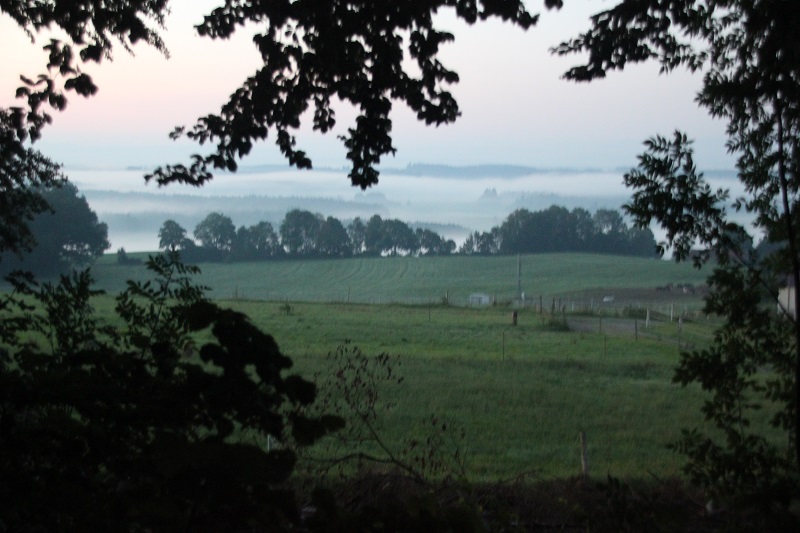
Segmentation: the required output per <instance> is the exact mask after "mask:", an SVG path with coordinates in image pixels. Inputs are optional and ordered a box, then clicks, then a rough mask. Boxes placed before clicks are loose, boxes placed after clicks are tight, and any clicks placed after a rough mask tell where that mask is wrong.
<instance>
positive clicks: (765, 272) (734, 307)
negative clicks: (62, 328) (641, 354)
mask: <svg viewBox="0 0 800 533" xmlns="http://www.w3.org/2000/svg"><path fill="white" fill-rule="evenodd" d="M591 22H592V26H591V28H590V29H589V30H588V31H586V32H585V33H583V34H581V35H579V36H578V37H577V38H575V39H573V40H571V41H569V42H566V43H563V44H561V45H560V46H559V47H557V48H556V49H555V52H556V53H559V54H570V53H575V52H580V53H586V54H587V55H586V56H584V57H585V58H586V60H585V63H584V64H582V65H579V66H576V67H574V68H572V69H571V70H569V71H568V72H567V75H566V76H567V77H568V78H570V79H573V80H577V81H590V80H593V79H597V78H602V77H604V76H605V75H606V73H607V72H608V71H610V70H615V69H623V68H624V67H625V66H626V65H627V64H628V63H636V62H641V61H646V60H650V59H652V60H656V61H658V62H660V64H661V67H662V70H663V71H670V70H672V69H674V68H676V67H679V66H685V67H687V68H688V69H689V70H698V69H703V71H704V77H703V86H702V88H701V90H700V91H699V93H698V96H697V100H698V102H699V103H700V104H701V105H702V106H704V107H705V108H706V109H707V110H708V112H709V113H710V114H711V115H712V116H715V117H718V118H721V119H723V120H725V121H726V122H727V133H728V149H729V150H730V151H731V153H733V154H735V155H736V156H737V168H738V171H739V180H740V182H741V183H742V184H743V185H744V191H745V192H744V194H743V196H742V197H740V198H736V199H734V201H733V204H732V205H733V207H734V208H735V209H737V210H744V211H746V212H747V213H749V214H750V215H751V216H752V218H753V219H754V226H755V228H756V230H757V231H759V232H761V233H762V234H763V235H764V236H765V237H766V239H767V240H768V241H769V242H771V243H773V244H774V245H775V246H773V247H772V250H770V255H769V257H761V256H759V255H757V254H754V253H753V250H752V246H751V239H750V236H749V235H748V234H747V232H746V231H745V228H742V227H740V226H738V225H737V224H734V223H732V222H731V221H730V220H729V218H728V216H727V213H726V208H727V207H729V206H726V202H727V191H723V190H719V191H713V190H712V189H711V187H710V186H709V185H708V184H707V182H706V181H705V180H704V179H703V176H702V174H701V173H699V172H697V170H696V167H695V164H694V161H693V154H692V150H691V144H690V141H689V140H688V137H687V136H686V135H685V134H683V133H681V132H676V133H675V135H674V137H673V138H672V140H668V139H667V138H664V137H661V136H657V137H654V138H653V139H651V140H649V141H647V143H646V147H647V151H646V152H645V154H643V155H642V156H641V157H640V164H639V167H638V168H637V169H634V170H632V171H631V172H630V173H629V174H628V175H626V183H627V184H628V185H629V186H631V187H632V188H633V189H634V197H633V199H632V201H631V203H630V204H629V205H628V206H627V210H628V212H629V213H630V214H631V215H633V216H634V218H635V220H636V222H637V223H638V224H640V225H643V226H644V225H647V224H649V223H650V222H651V221H657V222H658V223H659V224H661V225H662V227H663V228H665V229H666V230H667V240H666V242H664V243H662V244H661V245H660V246H661V250H662V252H663V251H664V250H666V249H667V248H670V247H671V248H672V249H673V253H674V256H675V258H676V259H678V260H683V259H686V258H688V257H690V256H691V257H692V258H693V259H694V260H695V263H696V264H697V265H698V266H699V265H701V264H703V263H704V262H705V261H707V260H708V259H710V258H714V259H715V260H716V261H717V268H715V270H714V272H713V274H712V275H711V277H710V278H709V286H710V287H711V291H712V292H711V295H710V296H709V298H708V300H707V304H706V308H707V310H708V311H709V312H713V313H718V314H721V315H722V316H724V317H725V324H724V325H723V326H722V327H721V328H720V330H719V331H718V332H717V335H716V338H715V341H714V344H713V345H712V346H711V347H710V348H708V349H706V350H702V351H696V352H688V353H684V354H682V356H681V363H680V366H679V368H678V370H677V371H676V375H675V381H677V382H679V383H681V384H684V385H688V384H690V383H699V384H700V385H701V386H702V387H703V388H704V389H705V390H707V391H709V394H710V398H709V400H708V402H707V403H706V404H705V405H704V407H703V411H704V413H705V415H706V418H707V420H708V421H709V422H710V423H712V424H713V425H714V426H716V428H717V429H718V430H719V432H718V433H717V435H719V433H721V438H720V437H717V436H709V435H707V434H706V433H707V432H706V431H703V430H700V429H691V430H687V431H686V432H685V433H684V435H683V438H682V439H681V440H680V442H678V443H677V444H676V448H677V449H678V450H680V451H682V452H684V453H686V454H687V456H688V458H689V464H688V465H687V467H686V470H687V472H688V473H689V474H690V475H691V476H692V478H693V479H694V480H695V481H697V482H699V483H701V484H702V485H704V486H706V487H707V488H709V489H710V490H711V491H712V492H715V493H717V494H718V495H722V496H728V497H734V498H736V499H737V501H738V503H739V504H753V503H755V504H758V508H759V512H760V513H763V512H764V510H765V509H770V508H771V506H772V505H773V504H783V505H786V504H787V503H789V502H790V501H791V500H793V499H796V498H797V497H798V496H800V492H799V491H798V490H799V488H800V446H798V443H799V442H800V420H799V419H798V417H800V409H798V406H800V386H798V383H800V321H798V316H797V311H798V310H800V291H798V290H797V289H796V288H797V287H800V239H799V238H798V220H799V219H798V209H799V208H800V196H798V191H800V181H798V176H799V175H800V174H799V173H798V171H800V135H799V133H800V84H798V83H797V80H798V79H800V49H798V46H797V37H796V28H797V24H798V23H800V3H798V2H795V1H792V0H757V1H750V0H698V1H693V2H687V1H684V0H667V1H662V0H642V1H639V0H636V1H634V0H623V1H620V2H617V3H616V4H615V5H613V6H612V7H611V8H609V9H607V10H605V11H602V12H601V13H598V14H597V15H595V16H593V17H592V20H591ZM693 248H698V250H693ZM786 279H789V280H790V282H789V285H790V286H791V287H794V288H795V289H794V291H793V296H792V301H791V302H790V303H789V305H786V302H784V303H783V305H781V306H780V310H779V312H777V313H776V311H775V309H776V307H778V306H777V305H776V303H777V302H776V300H777V298H776V297H777V293H778V287H779V283H784V284H785V280H786ZM764 413H773V414H768V415H765V414H764ZM765 416H766V417H769V420H770V423H771V424H772V425H773V426H774V427H775V428H777V429H778V430H779V431H780V432H781V433H783V434H784V435H785V437H786V438H784V439H781V440H780V441H778V442H775V441H774V440H770V439H768V438H766V436H764V435H761V434H759V433H758V432H757V431H756V430H754V429H752V428H751V427H750V421H751V420H752V419H753V418H754V417H765Z"/></svg>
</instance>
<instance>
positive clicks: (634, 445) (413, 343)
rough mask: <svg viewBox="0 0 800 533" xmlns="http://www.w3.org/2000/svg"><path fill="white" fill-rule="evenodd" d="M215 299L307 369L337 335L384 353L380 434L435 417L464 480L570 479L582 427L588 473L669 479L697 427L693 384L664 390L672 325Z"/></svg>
mask: <svg viewBox="0 0 800 533" xmlns="http://www.w3.org/2000/svg"><path fill="white" fill-rule="evenodd" d="M225 303H226V304H230V305H231V306H232V307H234V308H236V309H239V310H242V311H244V312H246V313H247V314H248V315H249V316H251V317H252V318H253V320H254V321H255V322H256V323H258V324H259V325H261V326H262V327H263V328H264V329H265V330H266V331H269V332H271V333H272V334H273V335H274V336H275V337H276V339H277V340H278V342H279V344H280V345H281V347H282V349H283V350H284V352H285V353H286V354H287V355H289V356H291V357H292V359H293V360H294V361H295V363H296V365H297V369H298V370H299V371H300V372H301V373H303V374H304V375H307V376H310V375H312V374H314V373H315V372H323V373H324V372H326V371H329V370H326V366H325V365H326V364H327V363H326V359H325V357H324V355H325V354H327V353H328V352H329V351H332V350H334V349H335V348H336V346H338V345H339V344H341V343H342V342H344V341H345V340H346V339H347V340H349V341H350V342H352V343H353V344H355V345H358V346H359V347H360V348H361V349H362V350H364V351H365V352H366V353H368V354H371V355H377V354H379V353H382V352H387V353H389V354H390V355H392V356H394V357H396V358H397V360H398V361H399V363H400V367H399V370H400V372H401V373H402V375H403V376H405V380H404V382H403V383H402V384H400V385H387V386H386V387H385V389H384V394H385V397H386V400H387V401H389V402H392V403H395V404H396V406H395V407H394V408H393V409H392V410H391V411H388V412H387V413H385V415H384V422H383V427H384V431H385V432H386V436H387V441H389V442H394V443H397V444H396V445H397V447H398V448H400V443H401V442H402V441H403V439H404V438H408V436H409V435H417V436H419V437H422V436H424V432H425V430H426V427H427V426H426V420H427V418H428V416H429V415H436V416H437V417H438V418H440V419H445V420H447V421H448V422H449V423H450V424H451V425H454V426H456V427H463V428H464V429H465V431H466V435H467V438H466V441H465V445H466V451H467V467H468V471H469V473H470V475H471V476H474V478H475V479H482V480H488V479H491V480H496V479H504V478H509V477H512V476H514V475H515V474H519V473H521V472H534V473H535V475H536V476H541V477H543V478H550V477H565V476H570V475H576V474H578V473H579V472H580V455H579V446H578V437H579V432H581V431H585V432H586V433H587V436H588V440H589V454H590V468H591V471H592V472H593V473H594V474H596V475H598V476H605V474H606V473H610V474H613V475H615V476H627V477H643V476H647V475H648V473H650V472H652V473H654V474H656V475H658V476H669V475H677V474H678V471H679V467H680V465H681V464H682V459H681V457H679V456H677V455H675V454H674V453H672V452H670V451H669V450H667V449H666V444H667V443H669V442H671V441H673V440H675V439H676V438H677V437H678V435H679V431H680V428H681V427H685V425H687V424H693V423H698V424H699V423H701V416H700V414H699V406H700V402H701V396H700V394H699V391H698V390H696V389H688V390H684V389H681V388H680V387H677V386H674V385H672V384H671V376H672V370H673V368H674V367H675V364H676V363H677V360H678V346H677V344H676V342H675V339H676V338H677V335H678V330H677V327H678V326H677V324H660V325H658V326H657V327H658V329H659V331H660V333H659V336H660V337H661V340H658V339H657V338H650V339H645V338H643V337H640V338H639V339H638V340H636V339H635V338H634V337H633V336H632V335H607V334H602V333H589V332H584V333H579V332H572V331H553V330H552V328H551V325H550V319H549V317H547V316H540V315H539V314H538V313H536V312H534V311H524V312H521V313H520V315H519V322H518V325H517V326H512V325H511V322H510V312H509V311H508V310H506V309H498V308H486V309H470V308H454V307H441V306H439V307H431V308H428V307H419V306H399V305H385V306H371V305H355V304H350V305H347V304H317V303H296V304H293V305H292V310H291V312H290V313H289V314H287V313H286V312H285V311H284V308H282V307H281V306H280V305H279V304H277V303H274V304H263V303H257V302H225ZM653 327H654V328H656V326H655V325H653ZM697 327H702V328H703V329H704V330H705V331H706V333H709V332H710V330H711V325H710V324H705V325H703V324H697V325H695V328H697ZM706 338H707V337H706Z"/></svg>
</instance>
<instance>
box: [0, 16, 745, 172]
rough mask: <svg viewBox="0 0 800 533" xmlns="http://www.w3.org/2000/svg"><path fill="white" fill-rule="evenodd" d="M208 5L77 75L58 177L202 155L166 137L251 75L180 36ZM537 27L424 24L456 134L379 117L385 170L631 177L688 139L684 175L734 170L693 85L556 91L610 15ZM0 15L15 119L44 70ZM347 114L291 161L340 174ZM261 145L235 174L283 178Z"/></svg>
mask: <svg viewBox="0 0 800 533" xmlns="http://www.w3.org/2000/svg"><path fill="white" fill-rule="evenodd" d="M219 3H221V0H173V1H172V2H171V6H172V13H171V15H170V16H169V17H168V19H167V21H166V28H165V29H164V30H163V31H162V36H163V38H164V40H165V42H166V45H167V47H168V49H169V52H170V57H169V58H166V57H164V56H163V55H161V54H160V53H158V52H157V51H155V50H153V49H151V48H148V47H145V46H138V45H137V46H136V47H135V48H134V55H131V54H128V53H127V52H126V51H125V50H123V49H121V48H119V47H117V49H116V50H115V52H114V58H113V61H112V62H105V61H104V62H103V63H102V64H100V65H92V66H90V67H89V68H88V69H87V72H89V73H90V74H91V75H92V76H93V78H94V81H95V83H96V84H97V85H98V86H99V88H100V90H99V92H98V94H97V95H95V96H94V97H92V98H89V99H82V98H80V97H76V96H73V97H72V98H70V102H69V106H68V108H67V109H66V110H65V111H64V112H62V113H55V117H54V124H53V125H51V126H49V127H48V128H46V129H45V131H44V136H43V139H42V140H40V141H39V142H37V143H36V146H35V147H36V148H38V149H39V150H41V151H42V152H44V153H45V154H46V155H48V156H50V157H51V158H53V159H54V160H56V161H59V162H62V163H64V165H65V168H66V169H67V170H69V169H70V168H75V169H79V168H84V169H85V168H96V169H106V168H108V169H110V168H126V167H131V166H135V167H143V168H146V169H148V170H149V169H152V168H154V167H155V166H157V165H161V164H166V163H179V162H184V163H185V162H187V161H188V160H187V156H188V155H189V154H191V153H195V152H197V151H198V150H202V147H198V146H196V145H193V144H191V143H189V142H188V141H179V142H174V141H170V140H169V139H168V137H167V135H168V133H169V132H170V131H171V130H172V129H173V128H174V127H175V126H178V125H191V124H193V123H194V120H195V119H196V118H197V117H198V116H202V115H204V114H207V113H210V112H215V111H216V110H217V109H218V108H219V106H220V105H221V104H222V103H224V102H225V100H226V98H227V96H228V95H229V94H230V93H231V92H232V91H233V90H234V89H235V88H236V87H238V86H239V84H240V83H241V82H242V81H243V80H244V79H245V78H246V76H248V75H249V74H251V73H252V72H254V71H255V69H256V68H257V66H258V65H259V57H258V55H257V53H256V50H255V47H254V46H253V44H252V42H251V37H252V34H253V29H252V28H249V29H245V30H243V31H241V32H240V33H239V34H238V35H236V36H235V37H234V38H233V39H231V40H228V41H213V40H210V39H207V38H200V37H198V36H196V34H195V31H194V29H193V24H196V23H198V22H200V21H201V20H202V14H203V13H204V12H208V11H209V10H210V9H211V8H212V7H214V6H215V5H217V4H219ZM528 5H529V8H530V9H531V11H532V12H537V11H540V10H541V13H542V18H541V20H540V22H539V24H538V25H537V26H536V27H534V28H531V29H530V30H528V31H527V32H525V31H523V30H521V29H519V28H516V27H512V26H510V25H508V24H504V23H502V22H499V21H489V22H484V23H479V24H476V25H475V26H471V27H470V26H467V25H465V24H463V23H461V22H460V21H457V20H456V19H455V17H454V16H453V15H452V14H450V13H442V14H440V15H438V16H437V22H438V24H439V25H440V27H441V28H443V29H448V30H449V31H451V32H452V33H454V34H455V37H456V39H455V42H453V43H450V44H447V45H446V46H445V48H444V49H443V51H442V53H441V56H440V57H441V60H442V62H443V63H444V64H445V65H447V66H448V67H450V68H451V69H453V70H455V71H456V72H458V73H459V75H460V78H461V81H460V83H458V84H457V85H455V86H453V88H452V92H453V93H454V95H455V96H456V98H457V100H458V101H459V105H460V108H461V111H462V116H461V117H460V118H459V120H458V121H457V122H456V123H455V124H451V125H446V126H441V127H438V128H436V127H426V126H425V125H424V124H422V123H419V122H417V121H416V119H415V117H414V116H413V114H411V113H410V112H408V110H406V109H404V108H403V107H402V106H401V105H398V106H396V109H395V111H394V113H393V115H392V118H393V121H394V128H393V136H394V145H395V147H396V148H397V150H398V152H397V155H396V156H395V157H388V158H387V159H386V160H385V161H384V162H383V164H384V166H388V167H404V166H405V165H407V164H411V163H442V164H449V165H476V164H515V165H526V166H533V167H544V168H604V169H608V168H618V167H628V168H629V167H631V166H633V165H635V163H636V155H637V154H639V153H641V152H642V142H643V141H644V140H645V139H646V138H648V137H650V136H652V135H655V134H667V135H668V134H670V133H671V132H672V131H673V130H675V129H676V128H680V129H682V130H684V131H686V132H687V133H688V134H689V136H690V137H692V138H694V139H695V148H696V161H697V162H698V165H699V166H701V167H703V168H707V169H730V168H733V159H732V158H731V157H730V156H729V155H727V154H726V151H725V147H724V143H725V136H724V124H723V123H721V122H720V121H715V120H712V119H711V118H710V117H709V116H708V115H707V113H706V112H705V111H704V110H702V109H699V108H698V106H697V104H696V103H695V101H694V97H695V94H696V92H697V90H698V88H699V86H700V82H701V79H700V75H699V74H698V75H694V76H692V75H690V74H688V73H685V72H682V71H680V72H675V73H672V74H669V75H659V73H658V66H657V65H655V64H646V65H636V66H633V67H629V68H627V69H626V70H625V71H624V72H614V73H610V75H609V76H608V78H606V79H605V80H601V81H596V82H593V83H590V84H574V83H570V82H567V81H565V80H563V79H561V78H560V76H561V75H562V74H563V72H564V71H565V70H566V69H567V68H569V66H571V65H573V64H576V63H577V62H578V58H577V57H567V58H559V57H555V56H553V55H552V54H550V53H549V52H548V49H549V48H550V47H552V46H555V45H557V44H559V43H560V42H561V41H563V40H565V39H568V38H569V37H571V36H574V35H576V34H577V33H578V32H579V31H580V30H582V29H585V28H587V27H588V16H589V15H590V14H592V13H594V12H596V11H598V10H600V9H602V8H603V7H607V6H608V5H609V4H608V3H605V2H597V1H594V2H591V1H575V0H573V1H568V2H566V7H565V8H564V9H563V10H561V11H553V12H548V11H546V10H544V8H543V7H541V3H540V2H529V3H528ZM35 37H36V42H35V43H33V44H32V43H31V41H30V39H29V38H28V37H27V36H26V35H25V34H24V33H23V32H22V31H21V30H20V29H19V28H18V27H16V26H15V25H14V23H13V21H11V20H10V19H9V18H8V17H7V16H5V15H0V50H3V52H2V55H3V61H2V67H0V106H10V105H19V104H18V103H17V102H16V101H15V99H14V91H15V89H16V87H17V86H18V85H19V75H20V74H25V75H28V76H35V75H36V74H38V73H39V72H40V71H41V69H42V68H43V67H44V65H45V64H46V60H45V56H44V55H43V53H42V52H41V47H42V46H43V45H44V44H45V43H46V42H47V41H48V39H49V35H46V34H41V35H36V36H35ZM354 116H355V114H354V112H353V111H352V110H351V109H347V108H344V107H341V108H339V109H338V110H337V118H338V124H337V130H338V131H334V132H333V134H328V135H326V136H322V135H319V134H315V133H313V132H311V130H310V127H308V128H305V127H304V128H301V130H300V132H299V133H298V141H299V145H300V148H302V149H305V150H306V151H307V152H308V154H309V155H310V156H311V158H312V160H313V162H314V165H315V166H316V167H333V168H341V167H343V166H345V165H347V161H346V158H345V149H344V148H343V147H342V145H341V143H340V141H338V140H337V139H336V134H337V133H341V132H342V131H344V129H345V128H347V127H348V126H349V125H350V124H351V122H352V119H353V118H354ZM283 163H284V161H283V159H282V156H281V155H280V152H279V151H278V149H277V147H275V145H274V144H273V143H272V142H271V141H270V140H269V139H268V140H267V141H266V142H265V143H263V144H259V145H257V146H256V148H255V149H254V150H253V152H252V154H251V155H250V156H249V157H248V158H247V159H245V160H244V161H243V162H242V164H243V165H262V164H283Z"/></svg>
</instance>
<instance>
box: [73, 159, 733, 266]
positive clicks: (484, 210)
mask: <svg viewBox="0 0 800 533" xmlns="http://www.w3.org/2000/svg"><path fill="white" fill-rule="evenodd" d="M419 172H428V174H420V173H419ZM67 174H68V176H69V177H70V180H71V181H73V182H74V183H75V184H76V185H77V186H78V187H79V189H80V190H81V192H82V193H83V194H84V195H85V196H86V198H87V200H88V201H89V204H90V205H91V207H92V209H94V210H95V211H96V212H97V214H98V216H99V218H100V219H101V220H102V221H104V222H106V223H107V224H108V226H109V240H110V241H111V244H112V250H116V249H118V248H120V247H124V248H125V249H126V250H127V251H150V250H155V249H157V247H158V236H157V234H158V228H159V227H160V226H161V224H162V223H163V222H164V220H166V219H167V218H172V219H174V220H176V221H178V222H179V223H180V224H181V225H182V226H183V227H184V228H186V229H187V231H188V233H190V234H191V232H192V230H193V229H194V226H195V225H196V224H197V222H199V221H200V220H201V219H202V218H203V217H205V216H206V215H207V214H208V213H210V212H211V211H218V212H221V213H223V214H225V215H227V216H230V217H231V218H232V220H233V222H234V224H236V225H237V226H241V225H251V224H255V223H256V222H259V221H261V220H266V221H269V222H271V223H272V224H273V225H275V227H276V230H277V226H278V224H279V223H280V221H281V220H282V219H283V216H284V214H285V213H286V211H288V210H289V209H293V208H299V209H307V210H309V211H312V212H317V213H320V214H322V215H324V216H335V217H337V218H339V219H340V220H342V221H343V222H345V223H346V222H347V221H349V220H352V219H353V218H354V217H356V216H360V217H362V218H368V217H370V216H372V215H373V214H379V215H380V216H382V217H384V218H398V219H401V220H403V221H405V222H407V223H410V224H413V225H420V226H425V227H431V228H432V229H434V230H436V231H438V232H439V233H441V234H443V235H445V236H447V237H448V238H453V239H454V240H456V242H457V243H458V244H460V243H461V242H463V240H464V239H465V238H466V235H467V234H468V233H470V232H472V231H487V230H489V229H491V228H492V227H493V226H496V225H498V224H500V223H501V222H502V221H503V220H504V219H505V218H506V217H507V216H508V214H509V213H511V212H512V211H513V210H515V209H519V208H527V209H529V210H540V209H546V208H547V207H549V206H551V205H559V206H564V207H566V208H568V209H573V208H575V207H582V208H585V209H588V210H589V211H591V212H594V211H595V210H597V209H600V208H611V209H618V208H620V206H621V205H622V204H623V203H624V202H626V201H627V200H628V199H629V198H630V191H628V190H626V188H625V187H624V185H623V183H622V176H623V174H624V170H621V169H620V170H541V169H525V168H521V167H502V166H486V167H463V168H458V167H433V168H429V167H422V168H421V169H419V171H417V170H415V169H414V168H407V169H402V170H388V171H385V172H384V173H383V174H382V175H381V177H380V183H379V184H378V185H376V186H374V187H372V188H370V189H367V190H366V191H362V190H361V189H359V188H354V187H352V186H351V185H350V183H349V180H348V178H347V172H346V171H345V170H338V171H337V170H330V169H324V170H315V171H294V170H274V169H244V171H243V172H240V173H237V174H224V175H220V176H218V177H216V178H215V179H214V180H213V181H211V182H209V183H208V184H206V185H205V186H203V187H190V186H183V185H171V186H168V187H158V186H156V185H155V184H149V185H145V182H144V180H143V175H144V171H143V170H141V169H128V170H69V169H68V170H67ZM459 176H463V177H459ZM708 181H709V182H710V183H711V184H712V186H713V187H715V188H717V187H722V188H730V189H732V191H731V192H732V195H733V196H735V195H737V194H739V193H740V192H741V191H739V190H737V189H736V187H737V186H738V182H737V181H736V180H735V174H734V173H733V172H713V173H710V175H709V176H708ZM652 229H653V230H654V232H655V233H656V236H657V238H659V237H660V236H662V234H661V232H660V231H659V230H658V228H652Z"/></svg>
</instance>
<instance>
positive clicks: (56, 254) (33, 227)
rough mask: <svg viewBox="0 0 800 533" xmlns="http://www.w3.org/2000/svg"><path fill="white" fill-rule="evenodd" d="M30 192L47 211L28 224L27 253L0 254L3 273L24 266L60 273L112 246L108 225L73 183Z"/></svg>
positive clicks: (85, 262)
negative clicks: (18, 254) (29, 243)
mask: <svg viewBox="0 0 800 533" xmlns="http://www.w3.org/2000/svg"><path fill="white" fill-rule="evenodd" d="M27 194H28V195H29V196H30V197H36V198H38V199H39V200H40V201H42V202H44V205H46V206H47V210H45V211H43V212H41V213H39V214H37V215H36V216H35V217H33V218H32V220H31V222H30V223H29V224H27V225H26V228H27V229H28V231H29V232H30V239H31V242H32V243H33V244H31V245H30V251H29V252H28V253H26V254H24V255H20V256H17V255H15V254H12V253H10V252H7V253H5V254H3V255H2V256H0V261H2V270H3V271H4V272H6V273H8V271H9V270H10V269H13V268H24V269H27V270H30V271H32V272H35V273H37V274H39V275H51V274H55V273H60V272H64V271H67V270H69V269H71V268H77V267H84V266H87V265H89V264H90V263H91V262H92V261H94V259H96V258H97V257H100V256H101V255H103V252H105V251H106V250H107V249H108V248H110V247H111V245H110V244H109V242H108V228H107V226H106V224H105V223H103V222H100V221H99V220H98V219H97V214H96V213H95V212H94V211H92V209H91V208H90V207H89V204H88V202H87V201H86V198H84V197H83V196H82V195H80V193H79V191H78V188H77V187H76V186H75V185H73V184H72V183H70V182H68V181H65V182H63V183H59V184H58V185H57V186H54V187H49V188H42V187H36V188H34V190H33V191H31V192H29V193H27ZM0 196H2V195H0ZM29 205H30V204H29Z"/></svg>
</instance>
